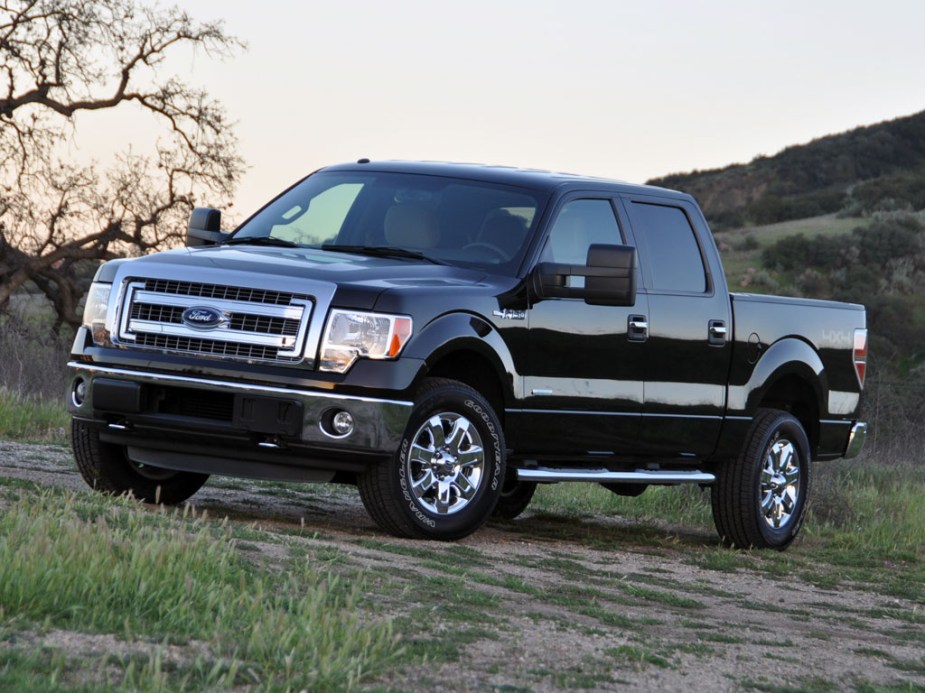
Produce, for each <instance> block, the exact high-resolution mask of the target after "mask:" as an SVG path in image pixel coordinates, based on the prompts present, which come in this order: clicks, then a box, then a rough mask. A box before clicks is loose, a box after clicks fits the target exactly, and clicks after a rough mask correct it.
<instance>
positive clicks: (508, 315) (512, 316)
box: [491, 308, 527, 320]
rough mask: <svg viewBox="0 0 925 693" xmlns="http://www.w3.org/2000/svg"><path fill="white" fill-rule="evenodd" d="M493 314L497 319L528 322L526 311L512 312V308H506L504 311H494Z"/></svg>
mask: <svg viewBox="0 0 925 693" xmlns="http://www.w3.org/2000/svg"><path fill="white" fill-rule="evenodd" d="M491 314H492V315H494V316H495V317H496V318H501V319H502V320H526V319H527V311H525V310H511V309H510V308H505V309H504V310H493V311H491Z"/></svg>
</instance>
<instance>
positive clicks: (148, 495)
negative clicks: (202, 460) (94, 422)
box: [71, 419, 209, 505]
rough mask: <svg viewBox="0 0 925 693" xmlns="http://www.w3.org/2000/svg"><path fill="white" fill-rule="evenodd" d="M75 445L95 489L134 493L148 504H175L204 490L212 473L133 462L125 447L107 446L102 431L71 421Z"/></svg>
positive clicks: (116, 493)
mask: <svg viewBox="0 0 925 693" xmlns="http://www.w3.org/2000/svg"><path fill="white" fill-rule="evenodd" d="M71 446H72V447H73V450H74V459H75V461H76V462H77V469H78V470H79V471H80V475H81V476H82V477H83V479H84V481H86V482H87V484H89V486H90V487H91V488H94V489H96V490H97V491H100V492H102V493H108V494H110V495H114V496H119V495H122V494H123V493H131V494H132V495H133V496H134V497H135V498H137V499H138V500H140V501H144V502H146V503H163V504H165V505H175V504H177V503H182V502H183V501H185V500H186V499H187V498H189V497H190V496H192V495H193V494H194V493H196V491H198V490H199V489H200V488H202V485H203V484H204V483H206V480H207V479H208V478H209V475H208V474H196V473H193V472H175V471H172V470H169V469H162V468H160V467H150V466H148V465H143V464H139V463H138V462H134V461H132V460H130V459H129V457H128V455H127V454H126V450H125V447H123V446H121V445H113V444H112V443H104V442H103V441H101V440H100V435H99V432H98V431H97V430H96V429H93V428H91V427H90V426H88V425H87V424H85V423H83V422H82V421H78V420H77V419H74V420H72V421H71Z"/></svg>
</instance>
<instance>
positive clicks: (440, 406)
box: [357, 378, 504, 540]
mask: <svg viewBox="0 0 925 693" xmlns="http://www.w3.org/2000/svg"><path fill="white" fill-rule="evenodd" d="M503 479H504V434H503V433H502V431H501V423H500V421H499V420H498V417H497V415H496V414H495V412H494V409H493V408H492V407H491V405H490V404H489V403H488V401H487V400H485V398H484V397H482V396H481V395H480V394H479V393H478V392H476V391H475V390H473V389H472V388H471V387H469V386H468V385H464V384H463V383H460V382H457V381H455V380H447V379H443V378H431V379H429V380H427V381H426V382H425V384H424V386H423V387H422V388H421V390H420V392H419V393H418V396H417V398H416V401H415V406H414V410H413V412H412V414H411V418H410V420H409V421H408V426H407V428H406V429H405V433H404V436H403V437H402V440H401V444H400V446H399V448H398V450H397V451H396V452H395V454H394V455H393V457H392V458H391V459H390V460H389V461H387V462H383V463H381V464H378V465H375V466H373V467H371V468H370V469H369V470H368V471H366V472H365V473H363V474H362V475H361V476H360V478H359V480H358V483H357V487H358V489H359V491H360V498H361V499H362V501H363V505H364V506H366V510H367V511H368V512H369V514H370V516H371V517H372V518H373V520H375V521H376V523H377V524H378V525H379V526H380V527H382V528H383V529H384V530H386V531H387V532H390V533H392V534H395V535H396V536H400V537H419V538H425V539H443V540H450V539H460V538H462V537H465V536H467V535H469V534H471V533H472V532H474V531H475V530H476V529H478V528H479V527H481V526H482V524H483V523H484V522H485V520H486V519H488V517H489V516H490V515H491V512H492V510H494V508H495V504H496V503H497V501H498V495H499V493H500V491H501V485H502V484H501V482H502V480H503Z"/></svg>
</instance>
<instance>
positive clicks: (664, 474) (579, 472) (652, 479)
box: [517, 467, 716, 484]
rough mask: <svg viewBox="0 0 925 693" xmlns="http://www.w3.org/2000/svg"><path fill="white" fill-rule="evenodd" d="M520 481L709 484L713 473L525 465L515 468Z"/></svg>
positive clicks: (712, 480) (714, 479) (712, 479)
mask: <svg viewBox="0 0 925 693" xmlns="http://www.w3.org/2000/svg"><path fill="white" fill-rule="evenodd" d="M517 478H518V479H519V480H520V481H537V482H540V483H553V482H556V481H591V482H597V483H622V484H691V483H693V484H712V483H713V482H714V481H716V476H715V475H713V474H710V473H709V472H699V471H696V470H694V471H671V470H666V471H661V470H650V469H636V470H634V471H630V472H612V471H610V470H609V469H558V468H551V467H528V468H524V469H518V470H517Z"/></svg>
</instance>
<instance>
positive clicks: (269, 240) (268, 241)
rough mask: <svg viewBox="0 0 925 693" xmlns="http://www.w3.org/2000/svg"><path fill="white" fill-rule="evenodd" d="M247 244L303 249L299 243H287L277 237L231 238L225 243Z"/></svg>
mask: <svg viewBox="0 0 925 693" xmlns="http://www.w3.org/2000/svg"><path fill="white" fill-rule="evenodd" d="M245 243H247V244H249V245H272V246H278V247H280V248H299V247H301V246H300V245H299V244H298V243H293V242H292V241H287V240H286V239H285V238H277V237H276V236H241V237H236V238H229V239H228V240H227V241H225V243H224V245H235V244H242V245H243V244H245Z"/></svg>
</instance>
